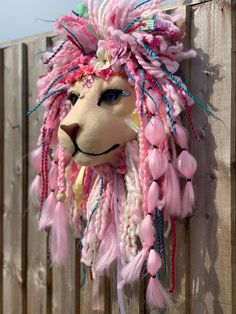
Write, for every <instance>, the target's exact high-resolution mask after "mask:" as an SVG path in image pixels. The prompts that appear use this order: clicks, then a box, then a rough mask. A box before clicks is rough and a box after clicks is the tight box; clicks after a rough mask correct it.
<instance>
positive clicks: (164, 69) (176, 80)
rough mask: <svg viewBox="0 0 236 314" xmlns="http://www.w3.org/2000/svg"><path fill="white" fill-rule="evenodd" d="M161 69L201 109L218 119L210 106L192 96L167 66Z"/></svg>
mask: <svg viewBox="0 0 236 314" xmlns="http://www.w3.org/2000/svg"><path fill="white" fill-rule="evenodd" d="M161 69H162V70H163V71H164V72H165V73H166V74H167V75H168V76H169V77H170V78H171V80H172V81H173V82H174V83H175V84H176V85H177V86H178V87H179V88H180V89H181V90H182V91H183V92H185V94H187V95H188V96H189V97H190V98H192V99H193V101H194V102H195V103H196V104H197V105H198V106H199V107H201V108H202V109H203V110H204V111H205V112H208V113H209V114H211V115H212V116H213V117H214V118H216V119H217V115H216V113H215V112H214V111H213V110H212V109H211V108H210V107H208V106H205V105H203V103H201V102H200V100H198V99H197V98H196V97H195V96H194V95H192V94H191V93H190V92H189V91H188V90H187V89H186V88H184V86H183V85H182V84H181V83H180V81H179V80H178V79H177V78H176V77H175V76H174V75H173V74H172V73H171V72H170V71H168V70H167V68H166V66H165V65H164V64H162V66H161Z"/></svg>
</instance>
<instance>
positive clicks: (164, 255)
mask: <svg viewBox="0 0 236 314" xmlns="http://www.w3.org/2000/svg"><path fill="white" fill-rule="evenodd" d="M157 215H158V226H159V235H160V241H161V245H162V249H163V260H164V270H165V272H166V252H165V238H164V228H163V222H162V214H161V211H160V210H159V209H158V208H157Z"/></svg>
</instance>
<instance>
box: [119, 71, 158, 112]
mask: <svg viewBox="0 0 236 314" xmlns="http://www.w3.org/2000/svg"><path fill="white" fill-rule="evenodd" d="M124 69H125V73H126V75H127V76H128V78H129V79H130V80H131V81H132V82H133V83H135V79H134V78H133V76H132V75H131V73H130V72H129V70H128V69H127V66H126V65H125V66H124ZM139 86H140V85H139ZM144 93H145V94H146V95H147V96H148V97H150V98H151V100H152V102H153V103H154V105H155V107H156V108H157V104H156V103H155V100H154V99H153V97H152V96H151V95H150V94H149V92H148V91H147V90H146V89H145V88H144Z"/></svg>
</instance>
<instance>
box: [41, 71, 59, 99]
mask: <svg viewBox="0 0 236 314" xmlns="http://www.w3.org/2000/svg"><path fill="white" fill-rule="evenodd" d="M61 78H63V74H59V75H58V76H57V77H56V78H55V79H54V80H53V81H52V82H51V84H50V85H49V86H48V89H47V91H46V92H45V95H47V94H48V92H49V91H50V89H51V88H52V87H53V85H54V84H56V82H57V81H59V80H60V79H61Z"/></svg>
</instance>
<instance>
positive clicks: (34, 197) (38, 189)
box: [29, 175, 42, 206]
mask: <svg viewBox="0 0 236 314" xmlns="http://www.w3.org/2000/svg"><path fill="white" fill-rule="evenodd" d="M41 194H42V182H41V177H40V175H37V176H36V177H35V179H34V181H33V182H32V183H31V186H30V190H29V195H30V199H31V201H32V203H33V204H34V206H39V203H40V199H41Z"/></svg>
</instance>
